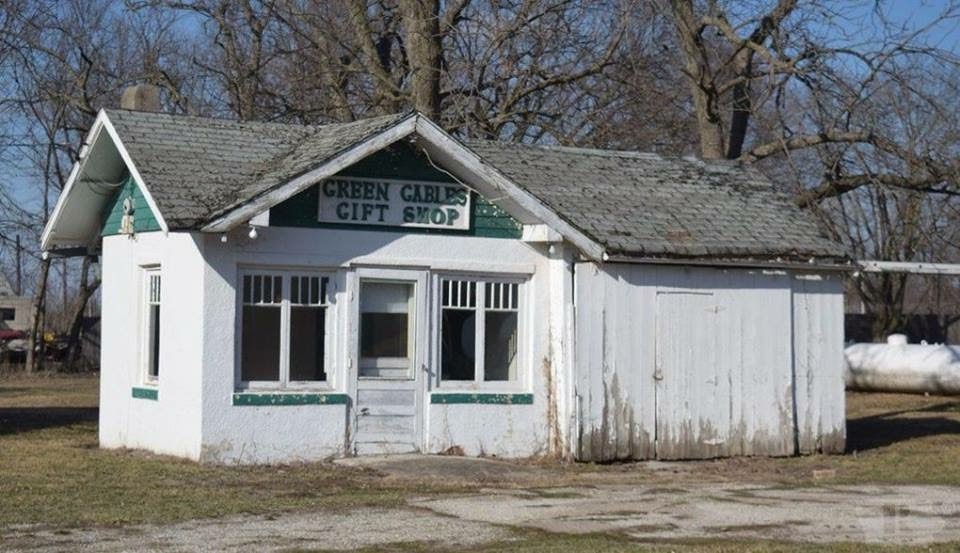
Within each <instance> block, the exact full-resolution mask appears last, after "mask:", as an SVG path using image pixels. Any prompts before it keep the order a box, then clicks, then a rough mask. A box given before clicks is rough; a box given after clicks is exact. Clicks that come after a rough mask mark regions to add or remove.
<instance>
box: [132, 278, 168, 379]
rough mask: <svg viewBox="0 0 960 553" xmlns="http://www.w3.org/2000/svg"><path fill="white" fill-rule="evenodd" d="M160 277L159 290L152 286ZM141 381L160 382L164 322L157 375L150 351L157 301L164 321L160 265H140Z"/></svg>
mask: <svg viewBox="0 0 960 553" xmlns="http://www.w3.org/2000/svg"><path fill="white" fill-rule="evenodd" d="M154 277H156V278H157V279H158V283H157V290H156V291H154V290H153V287H152V284H153V283H152V280H153V278H154ZM138 303H139V305H140V355H139V357H140V362H139V367H140V383H141V384H146V385H149V386H158V385H159V384H160V377H159V373H160V368H161V365H160V361H161V360H162V359H163V355H162V353H163V339H162V337H163V327H164V325H163V324H160V332H159V333H158V334H157V342H158V344H157V376H154V375H151V374H150V352H151V349H152V348H151V346H152V345H153V344H151V333H150V306H151V305H153V304H154V303H156V305H157V306H159V307H160V320H161V323H162V321H163V273H162V272H161V270H160V265H157V264H153V265H142V266H140V301H139V302H138Z"/></svg>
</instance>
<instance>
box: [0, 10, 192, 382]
mask: <svg viewBox="0 0 960 553" xmlns="http://www.w3.org/2000/svg"><path fill="white" fill-rule="evenodd" d="M0 13H2V15H0V21H3V22H4V24H3V25H2V26H0V44H2V45H3V48H4V49H5V51H6V56H7V57H8V58H9V63H7V64H5V65H4V66H3V68H2V69H3V77H4V80H6V81H7V82H9V83H10V89H9V90H8V91H6V92H7V93H6V94H5V95H4V98H3V99H2V100H0V109H2V110H3V111H5V112H7V113H9V114H11V116H12V117H13V118H14V123H13V125H12V128H18V129H22V131H21V133H20V136H19V137H18V144H16V152H17V154H18V156H19V157H21V158H22V159H26V160H28V162H29V164H28V167H25V168H24V169H25V171H28V173H27V174H29V175H30V178H31V180H33V182H34V183H35V185H36V188H37V190H36V192H35V197H38V198H39V202H38V205H37V206H35V208H34V210H32V212H31V213H30V214H29V215H30V216H29V219H30V221H29V224H27V225H26V226H27V228H28V229H30V231H31V234H32V236H31V242H33V243H34V244H36V243H38V242H39V234H40V231H41V230H42V228H43V226H44V225H45V224H46V221H47V217H48V215H49V213H50V210H51V206H52V202H53V201H54V200H55V199H56V196H57V194H59V192H60V191H61V190H62V189H63V186H64V184H65V182H66V180H67V177H68V175H69V171H70V168H71V166H72V164H73V163H74V162H75V161H76V160H77V159H78V154H79V149H80V147H81V145H82V137H83V136H84V135H85V134H86V132H87V130H88V129H89V127H90V125H91V124H92V122H93V119H94V117H95V116H96V113H97V111H98V109H99V108H100V107H105V106H111V105H115V104H116V102H117V99H118V98H119V95H120V92H121V91H122V89H123V88H124V87H126V86H127V85H129V84H133V83H135V82H151V83H153V84H156V85H158V86H160V87H162V88H164V89H165V90H167V91H168V95H167V97H168V99H169V101H170V103H171V106H172V107H174V108H176V107H177V106H182V105H183V103H184V102H185V96H184V95H183V94H182V92H181V90H182V88H181V85H182V83H184V82H185V81H186V80H187V79H186V77H185V76H184V75H183V74H178V70H179V69H182V66H177V64H176V62H175V61H174V60H176V59H178V56H175V55H173V54H174V53H175V48H177V47H178V46H179V45H180V44H181V43H180V42H179V41H177V40H174V39H173V38H172V37H171V36H170V35H171V34H173V31H172V29H173V24H172V21H173V18H172V17H170V16H167V17H163V16H161V15H159V14H156V13H149V14H148V13H142V14H140V15H139V16H138V17H130V14H128V13H121V12H119V11H118V6H117V5H116V3H115V2H110V1H107V0H97V1H95V2H89V1H80V0H69V1H65V2H52V1H49V2H16V3H3V4H0ZM5 193H7V194H10V193H11V191H10V190H6V191H5ZM18 193H19V194H25V193H26V191H25V190H24V189H23V187H22V186H21V187H20V190H19V191H18ZM21 217H23V214H21ZM53 263H54V261H53V260H52V259H50V258H45V259H42V260H41V261H40V262H39V264H38V267H37V271H36V273H37V276H38V280H37V284H36V286H35V287H34V297H35V301H34V314H33V315H34V316H33V328H32V330H31V333H30V348H29V350H28V355H29V362H28V368H29V369H31V370H32V369H39V368H42V363H43V357H44V356H43V348H44V343H45V341H44V339H43V336H44V334H45V330H46V323H47V321H49V317H48V308H49V304H50V294H49V287H50V280H49V278H48V277H49V275H50V271H51V268H52V264H53ZM88 263H89V262H88V261H84V262H83V267H84V268H86V267H88ZM57 264H58V269H59V270H60V271H61V272H62V275H63V284H62V285H61V288H62V293H63V296H64V298H65V300H64V301H62V302H61V303H63V305H61V306H60V308H61V309H62V310H64V311H66V310H68V309H69V305H67V304H68V303H69V301H68V299H69V296H70V295H71V294H72V291H71V290H68V282H69V281H70V280H72V278H73V277H72V276H71V275H72V274H73V270H74V268H75V267H74V266H75V265H76V264H75V263H72V262H69V261H68V260H60V261H57ZM89 274H90V271H89V270H82V271H80V275H79V276H81V277H82V279H83V280H82V282H81V283H80V285H79V289H80V290H81V291H83V290H91V289H93V290H95V289H96V285H97V283H96V282H91V281H89V280H87V279H88V275H89ZM80 297H81V298H82V299H83V302H82V303H81V304H80V305H78V306H76V308H75V309H74V314H73V318H74V320H73V321H72V322H70V323H68V325H67V326H68V327H70V328H78V327H79V324H80V319H81V318H82V316H83V313H84V308H85V305H86V300H87V299H88V298H89V294H83V293H81V294H80ZM71 338H73V339H74V340H75V341H76V340H78V339H79V336H78V335H75V333H72V334H71ZM76 347H77V345H76V344H70V348H71V349H75V348H76Z"/></svg>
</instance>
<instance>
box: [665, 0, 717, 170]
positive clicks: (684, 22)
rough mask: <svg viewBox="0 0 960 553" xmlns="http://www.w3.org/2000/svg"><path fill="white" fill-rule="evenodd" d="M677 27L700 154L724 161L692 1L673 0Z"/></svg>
mask: <svg viewBox="0 0 960 553" xmlns="http://www.w3.org/2000/svg"><path fill="white" fill-rule="evenodd" d="M670 7H671V10H672V12H673V24H674V26H675V27H676V30H677V37H678V38H679V39H680V48H681V50H682V53H683V67H684V74H685V76H686V80H687V82H688V83H689V85H690V93H691V95H692V96H693V107H694V111H695V112H696V116H697V132H698V133H699V135H700V154H701V155H702V156H703V157H704V158H705V159H722V158H723V157H724V154H725V152H724V148H723V120H722V118H721V117H720V108H719V105H718V98H717V93H716V88H715V87H714V84H713V82H712V78H711V76H710V74H709V72H708V71H707V68H706V67H704V65H703V63H702V62H701V60H705V59H706V58H707V56H706V52H705V50H704V44H703V38H702V37H701V36H700V32H701V29H700V25H699V24H698V23H697V17H696V15H695V14H694V11H693V2H692V0H672V1H671V2H670Z"/></svg>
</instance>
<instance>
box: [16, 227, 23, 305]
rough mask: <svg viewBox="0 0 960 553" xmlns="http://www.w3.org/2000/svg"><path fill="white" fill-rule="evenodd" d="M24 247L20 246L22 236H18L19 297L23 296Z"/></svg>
mask: <svg viewBox="0 0 960 553" xmlns="http://www.w3.org/2000/svg"><path fill="white" fill-rule="evenodd" d="M21 248H22V246H21V245H20V235H19V234H18V235H17V249H16V253H17V295H18V296H22V295H23V258H22V249H21Z"/></svg>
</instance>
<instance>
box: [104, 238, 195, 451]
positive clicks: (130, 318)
mask: <svg viewBox="0 0 960 553" xmlns="http://www.w3.org/2000/svg"><path fill="white" fill-rule="evenodd" d="M101 262H102V264H103V265H102V267H103V269H102V270H103V284H102V292H101V293H102V294H103V296H102V298H103V301H102V304H103V307H102V316H103V319H102V326H101V332H102V344H103V347H102V348H101V362H100V367H101V368H100V371H101V372H100V444H101V446H102V447H131V448H143V449H148V450H151V451H154V452H157V453H168V454H171V455H178V456H182V457H188V458H191V459H198V458H199V457H200V415H201V410H200V407H201V404H200V386H201V384H200V381H201V375H202V366H201V353H202V351H203V350H202V343H201V334H202V329H203V320H202V312H201V306H202V305H203V295H202V294H203V286H202V278H201V276H202V275H203V267H204V261H203V258H202V256H201V251H200V246H199V244H198V243H197V242H196V240H195V236H192V235H190V234H186V233H170V234H169V235H164V234H163V233H161V232H150V233H142V234H138V235H136V237H133V238H131V237H127V236H107V237H104V239H103V254H102V261H101ZM149 265H159V266H160V268H161V274H162V277H161V279H162V285H161V309H160V348H161V349H160V379H159V385H158V386H156V387H155V388H153V387H151V386H147V385H144V380H145V371H144V368H143V365H142V363H141V352H140V349H141V337H142V334H141V332H140V328H141V326H140V325H141V321H142V311H141V309H142V303H143V288H142V286H143V276H142V272H141V271H142V269H141V268H142V267H143V266H149ZM135 387H140V388H143V389H146V390H155V391H156V397H157V399H156V400H151V399H143V398H134V397H133V393H132V390H133V388H135Z"/></svg>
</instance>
